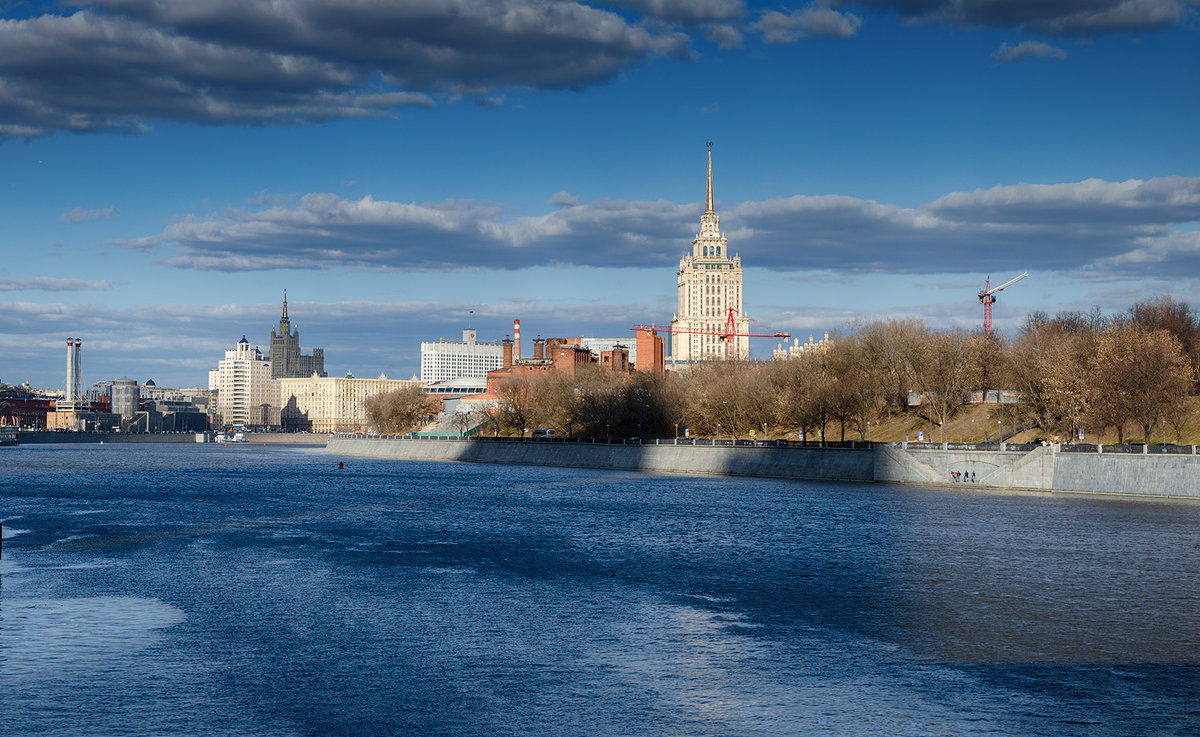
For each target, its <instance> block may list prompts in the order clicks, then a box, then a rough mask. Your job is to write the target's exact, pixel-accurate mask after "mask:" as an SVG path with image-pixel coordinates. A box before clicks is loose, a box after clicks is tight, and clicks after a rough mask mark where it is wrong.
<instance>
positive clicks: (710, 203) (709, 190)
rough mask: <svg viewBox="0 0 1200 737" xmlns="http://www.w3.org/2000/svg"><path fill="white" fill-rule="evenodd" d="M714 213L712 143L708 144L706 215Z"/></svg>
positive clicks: (705, 194)
mask: <svg viewBox="0 0 1200 737" xmlns="http://www.w3.org/2000/svg"><path fill="white" fill-rule="evenodd" d="M710 212H713V190H712V141H709V142H708V188H707V189H706V190H705V192H704V213H705V214H706V215H707V214H708V213H710Z"/></svg>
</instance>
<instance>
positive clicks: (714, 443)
mask: <svg viewBox="0 0 1200 737" xmlns="http://www.w3.org/2000/svg"><path fill="white" fill-rule="evenodd" d="M330 437H333V438H339V439H343V440H412V441H417V442H420V441H423V440H438V441H447V440H450V441H456V442H463V443H574V444H577V445H692V446H707V447H723V448H730V447H734V446H735V443H736V447H739V448H752V447H757V448H789V449H795V450H802V449H813V448H823V449H827V450H870V449H871V448H873V447H875V446H876V445H890V446H892V447H896V448H904V449H907V450H957V451H993V452H1007V453H1028V452H1030V451H1032V450H1036V449H1037V448H1041V447H1050V448H1053V449H1054V452H1056V453H1097V454H1103V453H1122V454H1126V455H1200V452H1198V448H1200V446H1195V445H1162V444H1159V445H1149V446H1148V445H1142V444H1140V443H1135V444H1129V445H1092V444H1089V443H1078V444H1073V445H1052V444H1051V445H1046V446H1044V445H1043V444H1042V443H995V442H987V443H908V442H900V443H875V442H871V441H867V440H845V441H834V440H830V441H825V442H820V441H804V442H801V441H795V440H783V439H779V440H748V439H745V438H738V439H737V440H736V441H734V440H732V439H730V438H721V439H720V440H718V439H716V438H602V437H601V438H593V437H565V438H543V437H538V438H513V437H498V436H486V435H476V436H470V437H467V436H463V435H415V434H411V433H410V434H405V435H372V434H363V435H359V434H357V433H333V434H332V435H331V436H330Z"/></svg>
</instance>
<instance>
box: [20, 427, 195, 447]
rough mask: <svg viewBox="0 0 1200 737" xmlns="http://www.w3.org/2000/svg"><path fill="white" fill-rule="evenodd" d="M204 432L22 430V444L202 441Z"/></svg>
mask: <svg viewBox="0 0 1200 737" xmlns="http://www.w3.org/2000/svg"><path fill="white" fill-rule="evenodd" d="M203 437H204V433H190V432H183V433H131V432H56V431H52V430H33V431H29V430H22V431H21V432H20V433H18V438H19V441H20V443H21V444H22V445H26V444H29V445H35V444H40V443H203V442H204V440H203V439H202V438H203Z"/></svg>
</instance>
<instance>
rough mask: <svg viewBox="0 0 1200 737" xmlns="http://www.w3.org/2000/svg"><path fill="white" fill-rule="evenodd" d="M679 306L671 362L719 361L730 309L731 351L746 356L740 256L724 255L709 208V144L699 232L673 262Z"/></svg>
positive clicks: (746, 326) (726, 252) (724, 348)
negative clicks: (688, 250)
mask: <svg viewBox="0 0 1200 737" xmlns="http://www.w3.org/2000/svg"><path fill="white" fill-rule="evenodd" d="M677 283H678V287H679V307H678V310H677V312H676V313H675V317H674V318H673V319H672V320H671V331H672V332H671V361H672V362H673V363H687V362H691V361H706V360H716V359H723V358H725V357H726V356H727V355H728V354H727V353H726V351H727V345H726V341H725V340H724V335H725V334H726V332H727V331H728V321H729V315H730V309H732V310H733V332H734V333H735V335H737V336H739V337H734V338H733V341H734V344H733V355H734V357H735V358H737V359H738V360H745V359H747V358H749V357H750V339H749V338H748V337H745V336H746V335H747V334H748V333H749V332H750V329H749V328H750V320H749V319H748V318H747V317H746V316H745V314H743V313H742V259H741V257H740V256H737V255H734V256H733V257H730V255H729V245H728V243H727V242H726V240H725V236H723V235H721V228H720V218H719V217H717V212H716V210H715V209H714V206H713V174H712V143H711V142H710V143H709V145H708V181H707V188H706V190H705V194H704V214H703V215H701V216H700V232H699V233H698V234H697V235H696V237H695V239H694V240H693V241H692V252H691V253H690V254H688V255H685V256H684V257H683V258H681V259H680V260H679V273H678V280H677Z"/></svg>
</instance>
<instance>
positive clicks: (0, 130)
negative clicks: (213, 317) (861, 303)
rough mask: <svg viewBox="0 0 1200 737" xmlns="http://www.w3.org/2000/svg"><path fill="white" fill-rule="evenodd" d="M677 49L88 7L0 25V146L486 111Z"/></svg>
mask: <svg viewBox="0 0 1200 737" xmlns="http://www.w3.org/2000/svg"><path fill="white" fill-rule="evenodd" d="M688 44H689V42H688V38H687V37H686V36H685V35H683V34H681V33H678V32H675V31H671V30H669V29H668V30H666V31H663V32H659V33H654V32H651V31H650V30H647V29H646V28H644V27H642V26H641V25H637V24H635V23H632V22H630V21H628V20H626V19H625V18H623V17H622V16H621V15H619V14H617V13H614V12H611V11H608V10H604V9H601V8H595V7H591V6H590V5H586V4H584V3H582V2H571V1H564V2H552V3H547V2H541V1H540V0H458V2H455V3H443V2H432V1H430V0H421V1H417V2H407V3H364V2H358V1H357V0H293V1H292V2H287V3H244V2H233V1H232V0H192V1H191V2H186V3H177V2H171V3H161V2H156V1H155V0H94V2H92V3H90V4H89V7H88V9H85V10H80V11H78V12H75V13H73V14H71V15H53V14H45V15H41V16H38V17H31V18H22V19H13V20H3V21H0V136H4V135H7V136H35V135H41V134H46V133H49V132H51V131H54V130H70V131H94V130H128V131H141V130H145V129H147V126H148V123H149V121H152V120H176V121H189V122H199V123H246V122H269V123H294V122H304V121H319V120H327V119H332V118H348V117H351V118H352V117H363V116H380V115H386V114H389V113H391V112H392V111H394V110H396V109H399V108H403V107H410V106H430V105H433V104H434V96H436V95H438V94H445V95H448V96H456V95H460V94H463V93H469V94H474V95H478V99H479V101H480V102H481V103H482V104H489V103H494V102H496V101H499V100H502V99H503V96H502V95H496V94H490V93H494V92H495V91H497V90H504V89H508V88H519V87H533V88H548V89H558V88H575V87H580V86H586V85H591V84H597V83H601V82H605V81H608V80H611V79H613V78H614V77H615V76H616V75H617V74H619V73H620V72H621V71H622V70H624V69H626V68H629V67H632V66H636V65H638V64H641V63H643V62H644V61H646V60H647V59H648V58H649V57H651V56H654V55H660V54H662V55H672V56H685V55H687V54H688V53H690V50H689V45H688Z"/></svg>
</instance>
